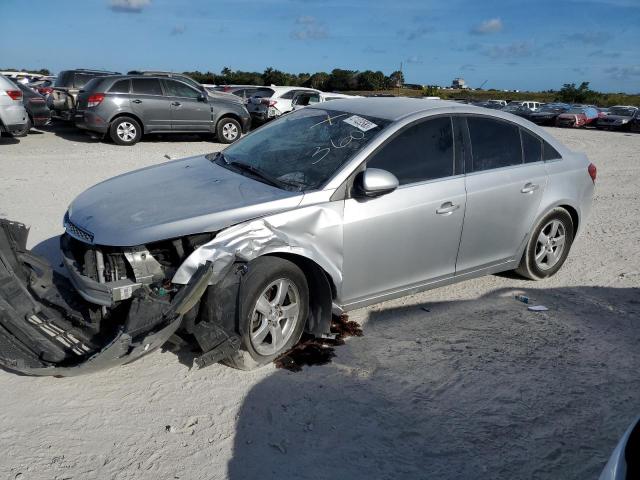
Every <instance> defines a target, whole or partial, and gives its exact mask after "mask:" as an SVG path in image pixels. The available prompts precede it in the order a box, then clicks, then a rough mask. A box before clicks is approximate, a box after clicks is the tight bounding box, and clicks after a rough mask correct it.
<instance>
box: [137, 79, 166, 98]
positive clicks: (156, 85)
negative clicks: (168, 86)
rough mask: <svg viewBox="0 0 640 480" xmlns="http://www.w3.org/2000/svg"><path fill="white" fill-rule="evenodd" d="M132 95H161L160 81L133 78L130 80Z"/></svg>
mask: <svg viewBox="0 0 640 480" xmlns="http://www.w3.org/2000/svg"><path fill="white" fill-rule="evenodd" d="M131 86H132V88H133V93H137V94H139V95H162V87H161V86H160V80H158V79H157V78H134V79H132V80H131Z"/></svg>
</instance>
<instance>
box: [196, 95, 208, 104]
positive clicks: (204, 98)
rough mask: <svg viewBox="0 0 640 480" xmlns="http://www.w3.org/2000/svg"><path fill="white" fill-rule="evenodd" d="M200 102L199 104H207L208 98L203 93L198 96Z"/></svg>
mask: <svg viewBox="0 0 640 480" xmlns="http://www.w3.org/2000/svg"><path fill="white" fill-rule="evenodd" d="M198 101H199V102H205V103H206V102H207V96H206V95H205V94H204V93H201V94H200V95H199V96H198Z"/></svg>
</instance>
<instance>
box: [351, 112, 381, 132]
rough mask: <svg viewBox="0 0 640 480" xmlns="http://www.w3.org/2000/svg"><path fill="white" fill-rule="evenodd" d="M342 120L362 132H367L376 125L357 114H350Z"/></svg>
mask: <svg viewBox="0 0 640 480" xmlns="http://www.w3.org/2000/svg"><path fill="white" fill-rule="evenodd" d="M343 122H345V123H348V124H349V125H353V126H354V127H356V128H359V129H360V130H362V131H363V132H368V131H369V130H371V129H372V128H376V127H377V126H378V125H376V124H375V123H373V122H370V121H369V120H367V119H366V118H362V117H359V116H358V115H351V116H350V117H349V118H345V119H344V120H343Z"/></svg>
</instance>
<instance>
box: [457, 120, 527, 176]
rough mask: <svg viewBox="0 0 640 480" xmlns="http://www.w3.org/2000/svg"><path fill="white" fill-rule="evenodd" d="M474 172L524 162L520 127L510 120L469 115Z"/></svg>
mask: <svg viewBox="0 0 640 480" xmlns="http://www.w3.org/2000/svg"><path fill="white" fill-rule="evenodd" d="M467 123H468V125H469V136H470V138H471V151H472V156H473V160H472V169H471V171H473V172H480V171H483V170H490V169H493V168H501V167H508V166H510V165H518V164H521V163H522V146H521V145H520V129H519V128H518V127H517V126H516V125H514V124H512V123H508V122H504V121H501V120H494V119H491V118H485V117H469V118H468V119H467Z"/></svg>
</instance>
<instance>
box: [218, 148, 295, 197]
mask: <svg viewBox="0 0 640 480" xmlns="http://www.w3.org/2000/svg"><path fill="white" fill-rule="evenodd" d="M222 159H223V160H224V162H225V163H226V164H227V165H229V166H230V167H233V168H235V169H236V170H240V171H242V172H247V173H250V174H251V175H253V176H254V177H257V178H259V179H260V180H262V181H263V182H264V183H267V184H269V185H271V186H272V187H278V188H285V189H286V187H287V186H290V185H289V184H288V183H287V182H283V181H282V180H278V179H277V178H274V177H272V176H271V175H269V174H268V173H266V172H263V171H262V170H260V169H259V168H256V167H254V166H253V165H249V164H248V163H242V162H236V161H234V160H232V161H229V160H227V159H226V158H224V156H222Z"/></svg>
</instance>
